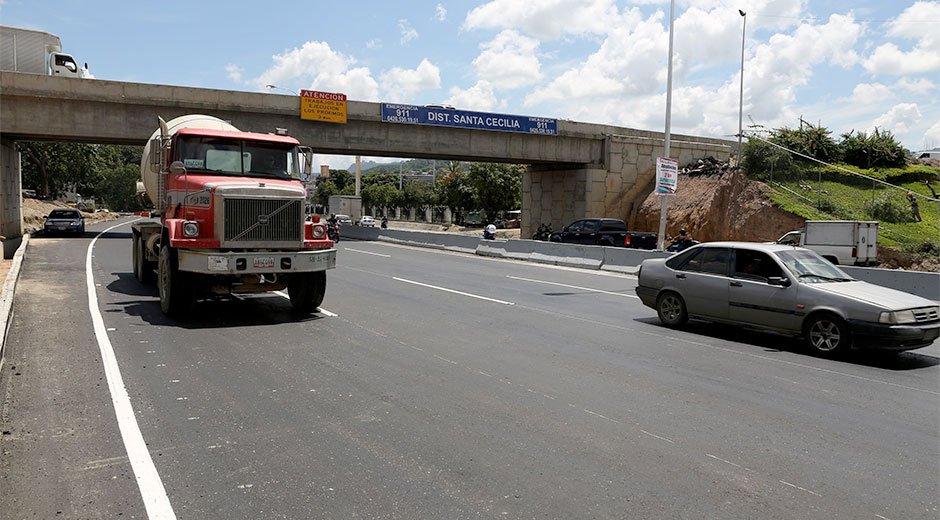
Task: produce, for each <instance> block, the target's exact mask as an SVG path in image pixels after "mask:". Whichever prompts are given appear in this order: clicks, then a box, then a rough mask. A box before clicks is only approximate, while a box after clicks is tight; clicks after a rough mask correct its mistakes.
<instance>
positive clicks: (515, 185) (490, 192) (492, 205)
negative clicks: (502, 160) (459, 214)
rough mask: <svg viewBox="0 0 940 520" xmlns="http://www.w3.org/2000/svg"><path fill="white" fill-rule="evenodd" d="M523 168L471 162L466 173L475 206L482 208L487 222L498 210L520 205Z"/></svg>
mask: <svg viewBox="0 0 940 520" xmlns="http://www.w3.org/2000/svg"><path fill="white" fill-rule="evenodd" d="M523 172H524V168H523V167H522V166H519V165H515V164H494V163H472V164H471V165H470V171H469V172H468V173H467V177H468V180H469V182H470V185H471V186H472V187H473V190H474V192H475V198H476V206H477V207H478V208H480V209H481V210H483V215H484V217H485V220H486V221H487V222H492V221H493V220H495V219H496V215H497V213H499V212H500V211H508V210H512V209H516V208H518V207H519V206H521V205H522V174H523Z"/></svg>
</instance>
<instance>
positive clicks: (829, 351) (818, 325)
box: [803, 314, 852, 356]
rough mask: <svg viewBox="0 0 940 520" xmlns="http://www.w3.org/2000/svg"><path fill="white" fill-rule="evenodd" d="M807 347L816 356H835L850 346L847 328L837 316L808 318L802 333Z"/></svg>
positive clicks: (825, 315)
mask: <svg viewBox="0 0 940 520" xmlns="http://www.w3.org/2000/svg"><path fill="white" fill-rule="evenodd" d="M803 337H804V339H805V340H806V344H807V346H809V348H811V349H812V350H813V352H815V353H817V354H821V355H823V356H835V355H837V354H840V353H842V352H845V351H846V350H848V349H849V347H851V346H852V335H851V334H850V333H849V328H848V327H847V326H846V325H845V322H844V321H842V319H840V318H839V317H837V316H834V315H831V314H819V315H816V316H813V317H811V318H810V320H809V321H808V322H807V323H806V328H805V330H804V331H803Z"/></svg>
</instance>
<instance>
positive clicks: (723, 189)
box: [634, 171, 804, 242]
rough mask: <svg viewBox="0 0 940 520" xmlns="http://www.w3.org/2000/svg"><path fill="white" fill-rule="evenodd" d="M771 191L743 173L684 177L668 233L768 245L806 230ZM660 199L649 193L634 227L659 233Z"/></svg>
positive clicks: (670, 213) (671, 209) (673, 203)
mask: <svg viewBox="0 0 940 520" xmlns="http://www.w3.org/2000/svg"><path fill="white" fill-rule="evenodd" d="M769 191H770V187H769V186H767V185H766V184H764V183H762V182H757V181H752V180H751V179H749V178H748V177H747V175H745V174H744V173H743V172H741V171H732V172H731V173H727V174H725V175H721V176H698V177H690V176H682V177H680V178H679V190H678V191H677V193H676V195H675V196H673V197H670V199H669V209H668V216H667V221H666V222H667V228H666V235H667V236H674V235H676V234H677V233H678V232H679V228H683V227H684V228H685V229H686V230H688V232H689V233H691V234H692V236H693V238H695V240H698V241H701V242H711V241H716V240H742V241H748V242H770V241H772V240H776V239H777V238H779V237H780V236H782V235H783V234H784V233H786V232H788V231H793V230H795V229H799V228H800V227H802V226H803V220H804V219H803V218H802V217H798V216H796V215H794V214H792V213H789V212H786V211H783V210H782V209H780V208H777V207H775V206H774V205H773V204H772V203H771V202H770V198H769V197H768V196H767V193H768V192H769ZM659 213H660V201H659V196H658V195H655V194H653V195H650V196H649V197H647V199H646V201H644V202H643V205H642V206H641V207H640V210H639V212H638V213H637V218H636V224H635V225H634V227H635V228H636V229H649V230H654V231H655V230H658V229H659Z"/></svg>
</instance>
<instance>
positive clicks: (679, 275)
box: [676, 273, 685, 279]
mask: <svg viewBox="0 0 940 520" xmlns="http://www.w3.org/2000/svg"><path fill="white" fill-rule="evenodd" d="M676 278H682V279H685V275H684V274H682V273H679V274H677V275H676Z"/></svg>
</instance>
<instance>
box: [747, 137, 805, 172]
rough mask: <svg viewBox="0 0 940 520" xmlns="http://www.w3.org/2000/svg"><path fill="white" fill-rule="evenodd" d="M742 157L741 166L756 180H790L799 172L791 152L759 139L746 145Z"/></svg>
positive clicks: (752, 140)
mask: <svg viewBox="0 0 940 520" xmlns="http://www.w3.org/2000/svg"><path fill="white" fill-rule="evenodd" d="M741 155H742V157H741V166H743V167H744V170H745V171H746V172H747V173H748V175H750V176H751V177H753V178H755V179H760V180H767V179H769V178H771V177H773V178H775V179H778V180H783V179H789V178H790V177H792V176H793V175H794V174H795V173H796V171H797V168H796V164H795V163H794V161H793V158H792V156H791V155H790V152H788V151H786V150H781V149H780V148H777V147H776V146H773V145H771V144H768V143H765V142H764V141H760V140H758V139H751V140H749V141H748V142H746V143H744V150H742V152H741Z"/></svg>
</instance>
